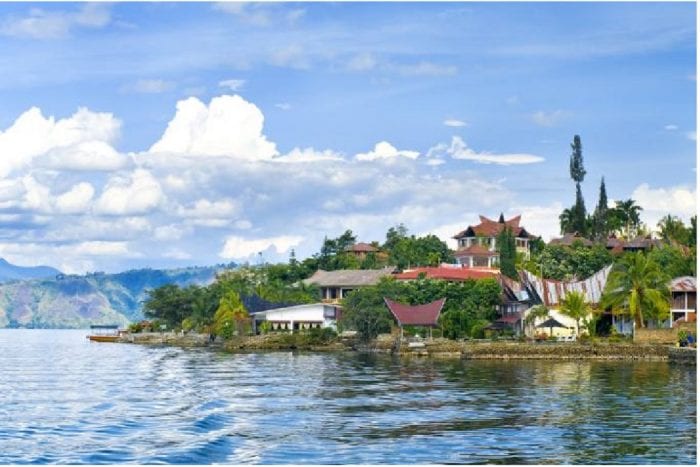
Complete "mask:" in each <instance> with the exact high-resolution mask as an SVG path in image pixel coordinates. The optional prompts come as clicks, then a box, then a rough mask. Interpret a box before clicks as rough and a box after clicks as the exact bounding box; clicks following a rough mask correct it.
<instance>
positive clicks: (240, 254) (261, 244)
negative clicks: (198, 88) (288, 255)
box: [219, 235, 303, 259]
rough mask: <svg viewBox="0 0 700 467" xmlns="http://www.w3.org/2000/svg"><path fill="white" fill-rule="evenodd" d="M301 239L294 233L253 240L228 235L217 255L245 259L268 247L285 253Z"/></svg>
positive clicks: (225, 257)
mask: <svg viewBox="0 0 700 467" xmlns="http://www.w3.org/2000/svg"><path fill="white" fill-rule="evenodd" d="M302 240H303V237H300V236H295V235H283V236H279V237H270V238H260V239H253V240H247V239H245V238H242V237H237V236H230V237H228V238H227V239H226V243H225V244H224V247H223V249H222V250H221V252H220V253H219V256H220V257H221V258H224V259H246V258H250V257H252V256H254V255H256V254H258V253H259V252H265V251H267V250H269V249H274V250H275V251H276V252H277V253H285V252H287V251H289V250H290V249H291V248H293V247H295V246H297V245H298V244H299V243H301V241H302Z"/></svg>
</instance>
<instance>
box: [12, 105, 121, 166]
mask: <svg viewBox="0 0 700 467" xmlns="http://www.w3.org/2000/svg"><path fill="white" fill-rule="evenodd" d="M120 127H121V122H120V121H119V120H118V119H116V118H115V117H114V116H113V115H112V114H110V113H96V112H91V111H90V110H88V109H86V108H80V109H78V111H77V112H76V113H75V114H73V115H72V116H71V117H68V118H64V119H59V120H56V119H55V118H54V117H48V118H46V117H44V115H43V114H42V113H41V110H40V109H38V108H37V107H32V108H31V109H29V110H27V111H26V112H24V113H23V114H22V115H20V116H19V117H18V118H17V120H15V121H14V123H13V124H12V125H11V126H10V127H9V128H7V129H6V130H5V131H2V132H0V154H2V157H1V158H0V176H3V177H4V176H7V175H9V174H10V173H11V172H13V171H15V170H18V169H21V168H24V167H27V166H28V165H29V164H30V163H31V162H32V161H33V159H34V158H36V157H37V156H43V155H47V154H48V153H49V152H51V151H53V153H52V154H48V158H49V164H50V165H54V166H58V167H61V166H63V165H64V163H65V164H67V165H68V166H71V165H81V163H85V164H86V165H89V163H90V162H95V161H98V162H99V163H104V159H109V160H110V162H109V163H108V164H107V165H110V164H111V165H112V166H113V165H114V164H113V162H114V160H115V159H116V156H114V154H113V153H112V151H113V150H111V147H109V144H110V143H111V142H113V141H114V140H115V139H116V137H117V136H118V135H119V129H120ZM90 150H96V151H97V153H96V154H94V155H92V154H90V155H88V156H86V154H85V153H86V152H89V151H90ZM110 150H111V151H110ZM64 159H65V160H64Z"/></svg>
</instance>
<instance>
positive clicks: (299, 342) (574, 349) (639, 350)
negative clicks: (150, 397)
mask: <svg viewBox="0 0 700 467" xmlns="http://www.w3.org/2000/svg"><path fill="white" fill-rule="evenodd" d="M118 342H121V343H130V344H138V345H167V346H174V347H182V348H207V349H211V350H216V351H223V352H228V353H255V352H275V351H304V352H318V353H328V352H338V353H346V352H352V353H358V352H364V353H378V354H387V355H396V356H399V357H402V358H404V357H406V358H435V359H461V360H561V361H573V360H597V361H601V360H602V361H606V360H607V361H614V360H618V361H621V360H627V361H630V360H631V361H634V360H638V361H668V362H671V363H682V364H688V365H695V364H696V355H697V350H696V349H695V348H681V347H673V346H670V345H666V344H632V343H609V342H595V343H585V344H581V343H529V342H504V341H480V342H474V341H451V340H447V339H442V338H438V339H434V340H432V341H429V340H426V341H423V342H421V345H419V346H417V347H414V346H411V347H409V345H408V343H406V342H404V343H403V344H402V345H401V348H400V349H396V348H395V342H394V339H393V338H391V336H380V338H378V339H377V341H376V342H375V343H374V345H372V346H362V345H359V344H358V343H357V342H356V341H355V340H354V339H341V338H338V339H335V340H333V341H331V342H328V343H320V342H309V341H308V339H306V338H305V337H304V336H303V335H292V334H268V335H264V336H246V337H234V338H233V339H231V340H228V341H225V342H221V341H214V342H210V341H209V336H208V335H206V334H187V335H184V336H183V335H180V334H173V333H162V334H161V333H142V334H127V335H125V336H124V337H122V338H121V339H120V340H119V341H118Z"/></svg>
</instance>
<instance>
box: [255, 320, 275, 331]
mask: <svg viewBox="0 0 700 467" xmlns="http://www.w3.org/2000/svg"><path fill="white" fill-rule="evenodd" d="M258 329H259V330H260V332H261V333H262V334H267V333H268V332H270V331H272V323H271V322H269V321H263V322H262V323H260V325H259V326H258Z"/></svg>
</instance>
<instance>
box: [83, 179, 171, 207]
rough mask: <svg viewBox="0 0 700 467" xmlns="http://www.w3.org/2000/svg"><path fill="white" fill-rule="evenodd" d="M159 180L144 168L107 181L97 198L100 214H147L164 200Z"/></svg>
mask: <svg viewBox="0 0 700 467" xmlns="http://www.w3.org/2000/svg"><path fill="white" fill-rule="evenodd" d="M163 197H164V195H163V192H162V190H161V187H160V184H159V183H158V181H157V180H156V179H155V178H154V177H153V175H151V173H150V172H149V171H147V170H144V169H136V170H135V171H134V172H133V173H132V174H131V175H130V177H128V178H125V177H121V176H117V177H113V178H111V179H110V180H109V182H108V183H107V186H106V187H105V189H104V191H103V192H102V195H101V196H100V198H99V199H98V200H97V205H96V209H97V212H98V213H100V214H107V215H133V214H145V213H148V212H150V211H152V210H153V209H155V208H156V207H157V206H158V205H159V204H160V203H161V201H162V200H163Z"/></svg>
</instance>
